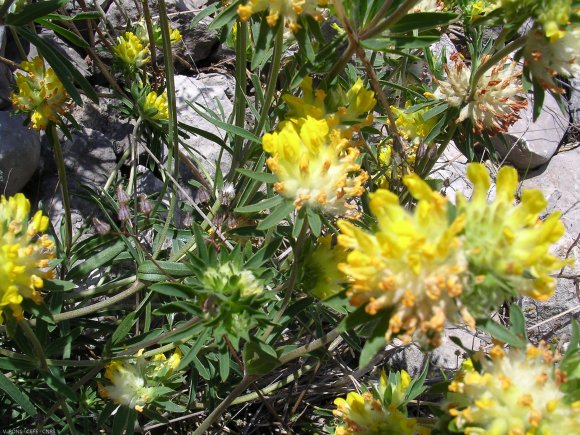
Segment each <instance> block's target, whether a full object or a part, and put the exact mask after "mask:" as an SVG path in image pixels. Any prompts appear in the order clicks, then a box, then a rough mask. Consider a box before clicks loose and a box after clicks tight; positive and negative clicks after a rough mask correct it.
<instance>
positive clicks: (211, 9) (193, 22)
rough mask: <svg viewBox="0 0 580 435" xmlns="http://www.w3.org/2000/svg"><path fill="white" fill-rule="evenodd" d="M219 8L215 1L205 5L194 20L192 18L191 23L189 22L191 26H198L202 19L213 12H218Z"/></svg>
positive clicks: (192, 27)
mask: <svg viewBox="0 0 580 435" xmlns="http://www.w3.org/2000/svg"><path fill="white" fill-rule="evenodd" d="M217 9H218V4H216V3H214V4H212V5H210V6H205V7H204V8H203V9H202V10H201V11H200V12H199V14H196V16H195V17H193V20H191V23H189V28H190V29H194V28H195V26H197V25H198V24H199V23H200V22H201V20H203V19H204V18H205V17H208V16H210V15H211V14H213V13H215V12H217Z"/></svg>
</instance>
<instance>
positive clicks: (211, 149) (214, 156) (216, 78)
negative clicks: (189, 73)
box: [175, 74, 235, 177]
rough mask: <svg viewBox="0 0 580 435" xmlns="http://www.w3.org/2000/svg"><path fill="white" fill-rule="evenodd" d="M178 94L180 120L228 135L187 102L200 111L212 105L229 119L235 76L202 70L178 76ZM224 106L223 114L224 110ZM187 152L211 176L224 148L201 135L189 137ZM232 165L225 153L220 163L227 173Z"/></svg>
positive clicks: (221, 136)
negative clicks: (193, 73) (197, 73)
mask: <svg viewBox="0 0 580 435" xmlns="http://www.w3.org/2000/svg"><path fill="white" fill-rule="evenodd" d="M175 89H176V96H177V115H178V118H179V120H180V121H181V122H184V123H186V124H189V125H191V126H193V127H196V128H199V129H201V130H204V131H206V132H208V133H212V134H214V135H217V136H219V137H220V138H224V137H225V133H224V131H223V130H221V129H219V128H218V127H216V126H215V125H214V124H212V123H211V122H210V121H207V120H206V119H204V118H203V117H202V116H201V115H199V114H198V113H197V112H196V111H195V110H194V109H193V108H192V107H191V106H190V105H189V104H188V102H189V103H190V104H191V105H192V106H194V107H196V108H197V109H198V110H199V111H200V112H202V113H203V112H204V111H205V110H206V109H209V110H211V111H213V112H215V113H217V114H219V115H220V116H222V117H223V120H227V119H228V117H229V116H230V114H231V113H232V109H233V105H232V99H233V95H234V90H235V82H234V79H233V78H231V77H228V76H224V75H220V74H199V75H198V76H197V77H195V78H193V77H186V76H175ZM222 110H223V114H222ZM186 144H187V150H186V151H187V153H188V155H189V156H190V157H191V159H192V160H193V161H194V162H198V163H199V164H198V167H202V168H203V169H205V170H206V171H207V172H208V173H209V174H210V175H211V176H212V177H213V175H214V174H215V168H216V162H218V161H219V159H220V154H221V151H222V148H221V147H220V146H219V145H218V144H216V143H215V142H212V141H211V140H209V139H206V138H204V137H201V136H194V135H191V137H190V138H189V139H188V140H186ZM230 166H231V156H230V155H229V154H227V153H225V152H224V153H223V155H222V156H221V162H220V167H221V170H222V172H223V173H226V172H227V171H228V170H229V168H230Z"/></svg>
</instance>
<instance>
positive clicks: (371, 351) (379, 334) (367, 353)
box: [358, 318, 389, 369]
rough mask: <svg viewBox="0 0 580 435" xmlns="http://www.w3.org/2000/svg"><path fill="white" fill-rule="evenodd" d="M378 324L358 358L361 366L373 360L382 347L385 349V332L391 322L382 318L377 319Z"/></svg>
mask: <svg viewBox="0 0 580 435" xmlns="http://www.w3.org/2000/svg"><path fill="white" fill-rule="evenodd" d="M376 322H377V324H376V326H375V328H374V329H373V332H372V333H371V336H370V337H369V338H368V339H367V341H366V342H365V344H364V346H363V348H362V351H361V353H360V358H359V360H358V366H359V368H361V369H362V368H364V367H366V366H367V365H368V364H369V363H370V362H371V360H372V359H373V358H374V357H375V355H376V354H377V353H379V351H380V350H381V349H384V348H385V346H386V345H387V342H386V340H385V333H386V332H387V328H388V327H389V322H388V320H387V321H383V319H382V318H380V319H377V321H376Z"/></svg>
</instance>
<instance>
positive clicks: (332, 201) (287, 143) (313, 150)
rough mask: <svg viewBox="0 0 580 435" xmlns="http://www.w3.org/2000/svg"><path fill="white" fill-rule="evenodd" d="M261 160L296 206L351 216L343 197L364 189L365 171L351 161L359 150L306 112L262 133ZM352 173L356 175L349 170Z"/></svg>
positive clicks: (352, 207) (349, 205) (351, 208)
mask: <svg viewBox="0 0 580 435" xmlns="http://www.w3.org/2000/svg"><path fill="white" fill-rule="evenodd" d="M262 144H263V148H264V151H266V152H268V153H270V154H271V155H272V157H270V158H269V159H268V161H267V163H268V167H269V168H270V170H271V171H272V172H273V173H274V174H276V176H277V177H278V180H279V182H278V183H276V184H275V186H274V187H275V189H276V191H277V192H278V193H279V194H281V195H282V196H284V197H286V198H290V199H293V200H294V205H295V206H296V208H298V209H300V208H301V207H302V206H303V205H305V204H306V205H308V206H309V207H312V208H313V209H315V210H323V211H325V212H326V213H329V214H333V215H343V216H349V217H355V216H357V212H356V205H355V204H352V203H349V202H348V200H349V199H351V198H354V197H357V196H360V195H362V194H363V192H364V188H363V184H364V183H365V182H366V180H367V178H368V175H367V173H366V172H364V171H361V170H360V166H359V165H358V164H357V163H356V159H357V157H358V155H359V150H358V149H357V148H355V147H354V146H353V145H352V144H351V143H349V141H348V140H347V139H346V138H344V137H342V135H341V132H340V131H339V130H335V129H331V128H330V126H329V123H328V122H327V121H326V120H319V119H315V118H312V117H310V116H308V117H306V118H299V119H291V120H289V121H284V122H282V123H281V124H280V128H279V131H277V132H274V133H266V134H265V135H264V137H263V138H262ZM353 172H358V175H356V176H354V175H349V174H351V173H353Z"/></svg>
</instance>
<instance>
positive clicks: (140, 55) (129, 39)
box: [113, 32, 151, 68]
mask: <svg viewBox="0 0 580 435" xmlns="http://www.w3.org/2000/svg"><path fill="white" fill-rule="evenodd" d="M113 50H114V51H115V54H116V55H117V57H118V58H119V59H120V60H121V61H122V62H123V63H124V64H125V65H127V66H128V67H129V68H140V67H142V66H143V65H145V64H146V63H148V62H149V61H150V60H151V57H150V56H149V46H148V45H147V43H144V42H143V41H142V40H141V39H140V38H139V37H138V36H137V35H135V34H134V33H133V32H125V34H124V35H123V36H119V37H118V38H117V45H115V47H113Z"/></svg>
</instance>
